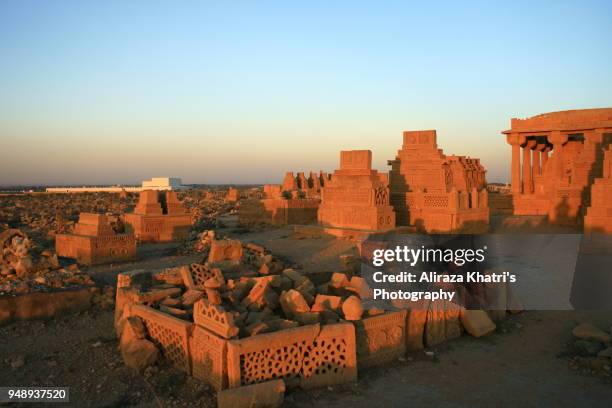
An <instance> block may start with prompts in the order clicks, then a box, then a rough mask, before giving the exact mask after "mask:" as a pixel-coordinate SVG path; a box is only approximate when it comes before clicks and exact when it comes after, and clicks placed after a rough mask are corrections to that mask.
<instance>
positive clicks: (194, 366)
mask: <svg viewBox="0 0 612 408" xmlns="http://www.w3.org/2000/svg"><path fill="white" fill-rule="evenodd" d="M204 238H205V239H206V241H207V244H206V245H207V248H208V251H207V259H206V262H203V263H201V264H191V265H184V266H181V267H176V268H168V269H165V270H162V271H160V272H157V273H153V272H148V271H145V270H136V271H131V272H126V273H122V274H120V275H119V277H118V283H117V295H116V307H115V328H116V331H117V334H118V337H119V338H120V351H121V354H122V356H123V359H124V361H125V363H126V365H128V366H130V367H133V368H135V369H138V370H143V369H144V368H146V367H147V366H148V365H151V364H154V363H155V361H157V360H158V358H159V357H160V356H163V357H164V358H165V359H166V360H169V361H170V362H171V363H172V364H173V365H174V366H176V367H177V368H179V369H181V370H183V371H185V372H186V373H188V374H189V375H192V376H194V377H195V378H197V379H200V380H202V381H204V382H206V383H208V384H210V385H212V386H213V387H214V388H215V389H217V391H219V394H218V402H219V404H220V406H237V407H242V406H250V405H249V404H248V401H251V400H252V398H262V399H263V400H265V401H268V403H269V404H270V405H272V406H276V405H278V404H280V402H282V396H283V394H284V391H285V388H292V387H296V386H299V387H301V388H304V389H307V388H312V387H321V386H329V385H334V384H341V383H346V382H351V381H355V380H356V378H357V367H358V366H359V367H360V368H364V367H370V366H375V365H381V364H386V363H389V362H391V361H396V360H398V359H402V358H404V355H405V353H406V351H408V350H418V349H423V348H424V347H434V346H436V345H437V344H439V343H441V342H443V341H446V340H450V339H453V338H455V337H458V336H460V335H461V334H462V332H463V331H466V332H468V333H469V334H470V335H472V336H474V337H481V336H486V335H488V334H490V333H491V332H493V331H494V330H495V329H496V324H495V323H494V321H493V319H495V321H499V320H501V319H503V318H504V316H505V314H506V313H507V311H511V310H510V308H508V307H506V305H502V306H500V310H498V311H495V312H496V313H492V312H485V311H482V310H465V309H463V308H462V307H460V306H457V305H454V304H450V302H446V301H442V302H434V301H432V302H430V303H429V304H427V305H425V307H424V308H422V309H419V310H416V309H415V310H406V309H405V308H404V307H400V306H397V305H394V304H393V303H388V304H387V303H385V304H381V303H379V302H374V301H373V299H372V297H373V291H372V290H371V288H370V287H369V286H368V284H367V282H366V281H365V280H364V279H363V278H362V277H360V276H358V274H357V271H358V270H359V268H358V260H357V258H356V257H355V256H352V255H344V256H342V257H341V263H342V265H343V268H344V269H343V270H341V271H338V272H320V273H309V274H306V273H303V272H302V271H301V270H300V269H299V268H297V267H295V266H292V265H289V264H287V263H285V262H283V261H282V260H280V259H277V258H275V257H274V256H273V255H272V254H270V253H269V251H268V250H267V249H266V248H264V247H263V246H261V245H257V244H253V243H242V242H240V241H237V240H229V239H216V237H214V234H213V235H211V234H210V233H208V234H206V235H205V236H204ZM505 289H506V288H505V287H504V290H505ZM504 299H505V296H504ZM511 312H514V311H511ZM492 318H493V319H492ZM143 327H144V329H143ZM429 353H432V352H431V351H429Z"/></svg>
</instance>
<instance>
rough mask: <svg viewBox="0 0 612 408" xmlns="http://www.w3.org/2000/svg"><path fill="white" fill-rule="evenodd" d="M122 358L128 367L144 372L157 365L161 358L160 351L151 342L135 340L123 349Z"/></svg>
mask: <svg viewBox="0 0 612 408" xmlns="http://www.w3.org/2000/svg"><path fill="white" fill-rule="evenodd" d="M121 357H122V358H123V362H124V363H125V365H126V366H128V367H130V368H133V369H134V370H138V371H143V370H144V369H145V368H147V367H149V366H151V365H153V364H155V362H156V361H157V359H158V358H159V349H158V348H157V347H155V344H153V343H152V342H150V341H149V340H144V339H140V340H134V341H131V342H129V343H127V344H125V345H124V346H123V347H121Z"/></svg>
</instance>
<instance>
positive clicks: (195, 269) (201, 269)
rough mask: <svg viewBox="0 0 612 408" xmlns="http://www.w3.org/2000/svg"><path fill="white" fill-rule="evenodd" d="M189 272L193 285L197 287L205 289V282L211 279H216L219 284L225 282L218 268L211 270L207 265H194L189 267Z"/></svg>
mask: <svg viewBox="0 0 612 408" xmlns="http://www.w3.org/2000/svg"><path fill="white" fill-rule="evenodd" d="M189 271H190V272H191V276H192V278H193V283H194V284H195V286H196V287H202V288H203V287H204V282H206V281H207V280H208V279H210V278H216V279H217V280H218V281H219V282H225V278H224V277H223V274H222V273H221V270H220V269H218V268H209V267H208V266H207V265H205V264H199V263H192V264H190V265H189Z"/></svg>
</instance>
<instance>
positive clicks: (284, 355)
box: [228, 323, 357, 388]
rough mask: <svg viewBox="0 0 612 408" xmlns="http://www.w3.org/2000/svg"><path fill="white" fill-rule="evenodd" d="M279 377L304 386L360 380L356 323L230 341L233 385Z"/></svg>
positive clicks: (306, 328)
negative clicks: (357, 362)
mask: <svg viewBox="0 0 612 408" xmlns="http://www.w3.org/2000/svg"><path fill="white" fill-rule="evenodd" d="M276 378H283V379H285V380H291V379H296V381H298V382H299V386H300V387H301V388H312V387H320V386H325V385H333V384H339V383H343V382H347V381H353V380H356V379H357V365H356V355H355V328H354V326H353V325H352V324H351V323H340V324H334V325H326V326H323V327H322V328H321V327H320V326H319V325H318V324H313V325H307V326H302V327H296V328H292V329H287V330H282V331H278V332H273V333H265V334H260V335H257V336H254V337H249V338H245V339H240V340H230V341H229V342H228V380H229V386H230V388H233V387H239V386H241V385H247V384H255V383H259V382H264V381H269V380H272V379H276ZM289 383H292V382H291V381H289Z"/></svg>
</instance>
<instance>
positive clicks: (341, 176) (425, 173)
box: [241, 130, 489, 232]
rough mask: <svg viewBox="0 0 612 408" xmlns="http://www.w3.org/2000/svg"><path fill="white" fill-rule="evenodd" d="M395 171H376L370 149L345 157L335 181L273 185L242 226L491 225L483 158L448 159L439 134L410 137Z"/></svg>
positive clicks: (321, 177)
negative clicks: (267, 224) (440, 145)
mask: <svg viewBox="0 0 612 408" xmlns="http://www.w3.org/2000/svg"><path fill="white" fill-rule="evenodd" d="M389 165H390V166H391V170H390V171H389V172H388V173H381V172H378V171H377V170H374V169H372V152H371V151H370V150H352V151H342V152H340V168H339V169H338V170H335V171H334V172H333V174H331V175H328V174H326V173H323V172H321V173H319V174H316V173H313V172H311V173H310V175H309V177H308V178H306V177H305V176H304V173H298V176H297V177H294V175H293V173H287V175H286V176H285V179H284V181H283V184H282V185H266V186H265V187H264V195H265V198H264V199H262V200H260V201H259V202H257V203H251V205H250V206H247V205H243V207H242V208H241V210H242V214H241V221H242V222H245V223H251V222H260V221H267V222H271V223H272V224H308V223H315V222H316V223H318V224H320V225H322V226H324V227H331V228H332V229H340V230H341V229H356V230H364V231H386V230H390V229H393V228H395V227H396V226H413V227H416V228H417V230H424V231H428V232H434V231H455V230H460V229H464V228H466V226H468V225H470V224H474V225H478V224H480V225H487V224H488V220H489V209H488V205H487V191H486V179H485V169H484V167H483V166H482V165H481V164H480V161H479V160H478V159H474V158H470V157H464V156H454V155H452V156H447V155H445V154H444V153H443V152H442V150H441V149H438V146H437V141H436V131H435V130H426V131H407V132H404V143H403V145H402V148H401V149H400V150H399V151H398V153H397V156H396V158H395V159H394V160H390V161H389ZM258 210H259V212H257V211H258ZM258 215H259V217H258Z"/></svg>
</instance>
